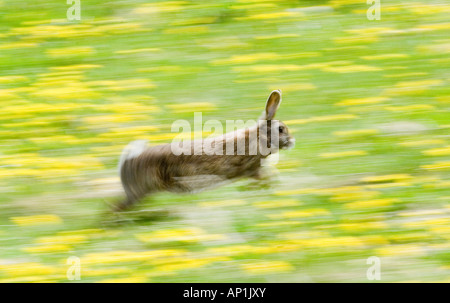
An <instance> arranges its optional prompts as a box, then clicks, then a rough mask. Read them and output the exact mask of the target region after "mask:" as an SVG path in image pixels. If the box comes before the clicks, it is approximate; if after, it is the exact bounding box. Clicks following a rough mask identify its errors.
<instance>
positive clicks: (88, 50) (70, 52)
mask: <svg viewBox="0 0 450 303" xmlns="http://www.w3.org/2000/svg"><path fill="white" fill-rule="evenodd" d="M45 52H46V54H47V55H48V56H49V57H51V58H64V57H74V56H89V55H92V54H94V53H95V50H94V49H93V48H92V47H90V46H74V47H66V48H53V49H47V50H46V51H45Z"/></svg>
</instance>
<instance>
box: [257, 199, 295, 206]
mask: <svg viewBox="0 0 450 303" xmlns="http://www.w3.org/2000/svg"><path fill="white" fill-rule="evenodd" d="M252 205H253V206H255V207H258V208H277V207H290V206H298V205H300V202H299V201H297V200H294V199H285V200H278V201H262V202H254V203H252Z"/></svg>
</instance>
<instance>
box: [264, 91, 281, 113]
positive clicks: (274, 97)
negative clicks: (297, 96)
mask: <svg viewBox="0 0 450 303" xmlns="http://www.w3.org/2000/svg"><path fill="white" fill-rule="evenodd" d="M280 103H281V90H279V89H277V90H274V91H273V92H271V93H270V96H269V99H267V102H266V112H265V113H264V114H263V117H262V119H264V120H272V119H273V117H275V113H276V112H277V109H278V107H279V106H280Z"/></svg>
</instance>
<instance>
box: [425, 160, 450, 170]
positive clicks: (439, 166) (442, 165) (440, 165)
mask: <svg viewBox="0 0 450 303" xmlns="http://www.w3.org/2000/svg"><path fill="white" fill-rule="evenodd" d="M421 168H422V169H426V170H445V169H450V161H440V162H435V163H433V164H427V165H422V166H421Z"/></svg>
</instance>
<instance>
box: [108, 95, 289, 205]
mask: <svg viewBox="0 0 450 303" xmlns="http://www.w3.org/2000/svg"><path fill="white" fill-rule="evenodd" d="M280 103H281V91H280V90H274V91H273V92H272V93H271V94H270V96H269V98H268V100H267V103H266V108H265V111H264V112H263V114H262V116H261V117H260V118H259V120H258V122H257V123H256V125H254V126H252V127H249V128H243V129H239V130H236V131H233V132H229V133H226V134H224V135H221V136H218V137H214V138H206V139H199V140H192V141H189V142H188V143H190V144H188V145H187V148H186V147H184V150H182V151H180V145H179V142H174V143H168V144H163V145H158V146H153V147H148V146H147V141H144V140H138V141H133V142H131V143H130V144H128V146H127V147H125V149H124V151H123V153H122V156H121V158H120V162H119V173H120V178H121V181H122V185H123V187H124V189H125V193H126V198H125V200H123V201H122V202H121V203H119V204H118V205H116V206H115V210H116V211H120V210H125V209H127V208H129V207H131V206H132V205H133V204H135V203H136V202H138V201H139V200H141V199H142V198H143V197H145V196H146V195H148V194H152V193H155V192H158V191H169V192H178V193H182V192H196V191H200V190H203V189H206V188H209V187H212V186H217V185H220V184H223V183H225V182H227V181H233V180H235V179H238V178H242V177H251V178H256V179H261V178H262V174H261V169H262V160H264V159H265V158H266V157H267V156H269V155H270V154H274V153H276V152H278V150H279V149H288V148H291V147H293V146H294V144H295V139H294V138H293V137H292V136H291V135H290V134H289V130H288V128H287V126H286V125H285V124H284V123H283V122H281V121H278V120H273V118H274V116H275V113H276V111H277V109H278V107H279V106H280ZM198 150H200V151H201V152H200V153H198V152H196V151H198Z"/></svg>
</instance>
